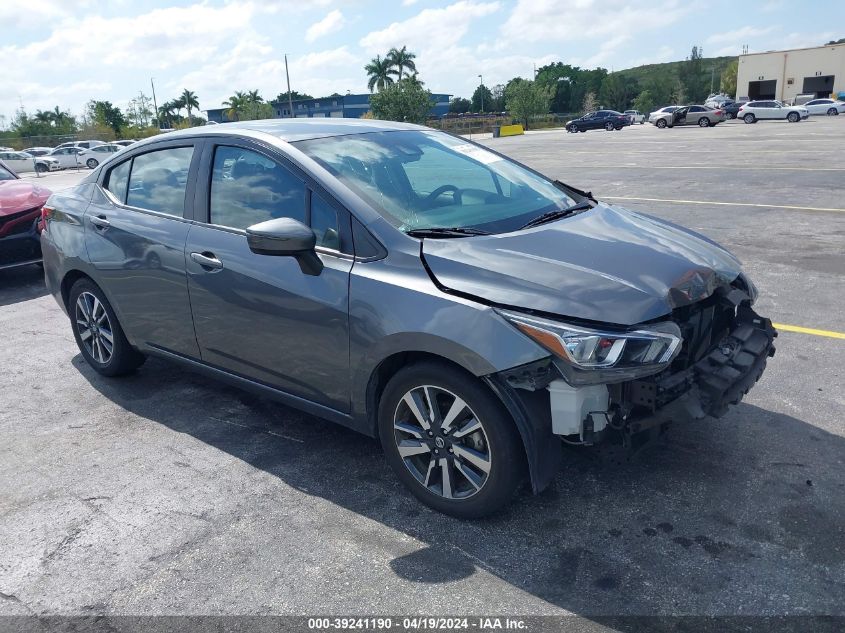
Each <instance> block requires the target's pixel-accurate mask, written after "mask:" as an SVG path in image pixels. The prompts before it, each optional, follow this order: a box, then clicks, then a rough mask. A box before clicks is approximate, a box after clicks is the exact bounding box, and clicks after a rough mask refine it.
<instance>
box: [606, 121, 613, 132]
mask: <svg viewBox="0 0 845 633" xmlns="http://www.w3.org/2000/svg"><path fill="white" fill-rule="evenodd" d="M613 128H614V125H613V123H611V122H610V121H608V122H607V123H605V124H604V129H605V130H607V131H608V132H612V131H613Z"/></svg>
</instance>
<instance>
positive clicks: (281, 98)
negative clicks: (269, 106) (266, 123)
mask: <svg viewBox="0 0 845 633" xmlns="http://www.w3.org/2000/svg"><path fill="white" fill-rule="evenodd" d="M290 98H291V99H292V100H293V101H301V100H302V99H313V98H314V97H312V96H311V95H309V94H305V93H304V92H297V91H296V90H291V91H290ZM287 102H288V93H287V92H280V93H279V94H278V96H277V97H276V98H275V99H273V103H287Z"/></svg>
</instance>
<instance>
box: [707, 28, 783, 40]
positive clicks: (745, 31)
mask: <svg viewBox="0 0 845 633" xmlns="http://www.w3.org/2000/svg"><path fill="white" fill-rule="evenodd" d="M777 29H778V27H776V26H767V27H766V28H760V27H756V26H744V27H742V28H741V29H736V30H734V31H727V32H725V33H714V34H713V35H711V36H710V37H708V38H707V39H706V40H705V42H706V43H707V44H723V43H730V44H733V43H735V42H739V43H741V44H746V43H747V42H746V40H750V39H755V38H758V37H762V36H763V35H768V34H769V33H772V32H773V31H776V30H777Z"/></svg>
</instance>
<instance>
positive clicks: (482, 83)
mask: <svg viewBox="0 0 845 633" xmlns="http://www.w3.org/2000/svg"><path fill="white" fill-rule="evenodd" d="M478 79H479V80H480V81H481V84H480V86H479V88H480V89H479V92H478V94H479V95H480V96H481V114H484V77H482V76H481V75H479V76H478Z"/></svg>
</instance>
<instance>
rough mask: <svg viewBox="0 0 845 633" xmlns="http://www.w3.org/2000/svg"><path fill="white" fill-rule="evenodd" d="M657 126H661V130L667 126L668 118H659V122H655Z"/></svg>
mask: <svg viewBox="0 0 845 633" xmlns="http://www.w3.org/2000/svg"><path fill="white" fill-rule="evenodd" d="M654 125H655V126H657V127H659V128H660V129H661V130H662V129H665V128H666V119H658V120H657V123H655V124H654Z"/></svg>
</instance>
